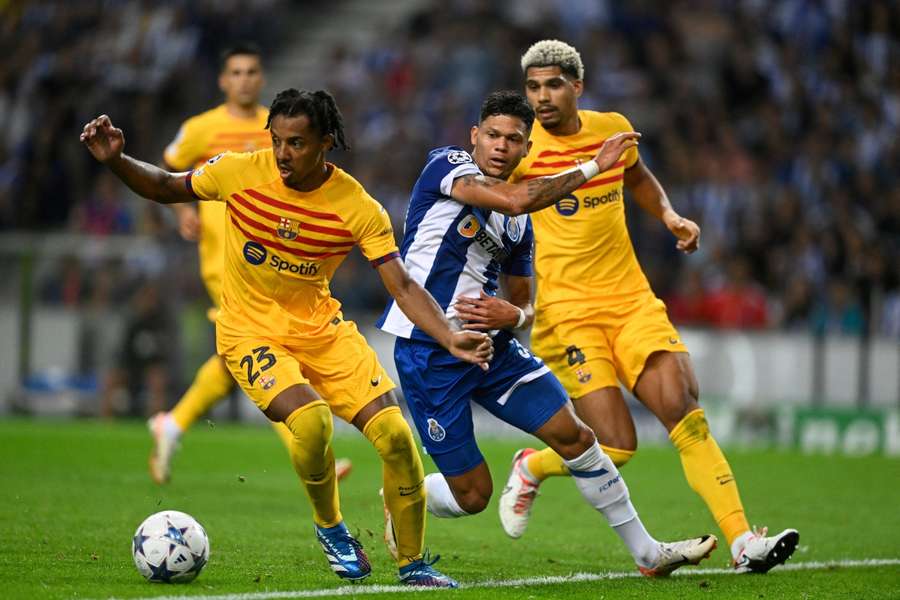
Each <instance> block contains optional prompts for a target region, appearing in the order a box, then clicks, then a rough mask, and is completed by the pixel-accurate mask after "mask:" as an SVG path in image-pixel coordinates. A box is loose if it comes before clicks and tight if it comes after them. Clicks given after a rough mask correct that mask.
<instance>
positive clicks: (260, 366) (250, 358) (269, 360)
mask: <svg viewBox="0 0 900 600" xmlns="http://www.w3.org/2000/svg"><path fill="white" fill-rule="evenodd" d="M252 352H253V353H252V354H247V355H245V356H243V357H242V358H241V363H240V364H241V368H243V369H247V382H248V383H249V384H250V385H253V384H254V383H255V382H256V380H257V378H259V376H260V375H261V374H262V373H263V372H264V371H268V370H269V369H271V368H272V367H274V366H275V363H276V358H275V355H274V354H272V353H271V352H269V346H259V347H258V348H254V349H253V350H252Z"/></svg>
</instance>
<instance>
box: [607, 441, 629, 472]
mask: <svg viewBox="0 0 900 600" xmlns="http://www.w3.org/2000/svg"><path fill="white" fill-rule="evenodd" d="M600 447H601V448H603V451H604V452H606V455H607V456H608V457H609V459H610V460H611V461H613V464H614V465H616V466H617V467H621V466H622V465H624V464H625V463H627V462H628V461H629V460H631V457H632V456H634V450H625V449H623V448H613V447H612V446H604V445H603V444H600Z"/></svg>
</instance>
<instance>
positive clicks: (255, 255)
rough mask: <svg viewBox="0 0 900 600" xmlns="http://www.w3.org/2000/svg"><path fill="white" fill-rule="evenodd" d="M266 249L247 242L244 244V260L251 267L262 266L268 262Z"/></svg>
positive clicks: (260, 245)
mask: <svg viewBox="0 0 900 600" xmlns="http://www.w3.org/2000/svg"><path fill="white" fill-rule="evenodd" d="M266 254H267V252H266V249H265V247H264V246H263V245H262V244H257V243H256V242H247V243H246V244H244V260H246V261H247V262H248V263H250V264H251V265H261V264H263V263H264V262H266Z"/></svg>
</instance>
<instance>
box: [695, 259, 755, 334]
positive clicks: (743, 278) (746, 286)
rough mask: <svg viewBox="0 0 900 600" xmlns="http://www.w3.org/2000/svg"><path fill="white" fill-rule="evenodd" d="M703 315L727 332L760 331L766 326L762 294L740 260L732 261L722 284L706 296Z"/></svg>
mask: <svg viewBox="0 0 900 600" xmlns="http://www.w3.org/2000/svg"><path fill="white" fill-rule="evenodd" d="M704 304H705V309H706V310H705V312H706V316H707V318H708V322H709V324H710V325H712V326H714V327H721V328H727V329H761V328H763V327H765V326H766V325H767V324H768V318H769V317H768V309H767V307H766V295H765V293H764V292H763V289H762V286H760V285H759V284H758V283H756V282H755V281H753V280H752V279H751V277H750V265H749V263H748V262H747V260H746V259H744V258H740V257H738V258H732V259H731V261H730V262H729V263H728V269H727V273H726V278H725V281H724V283H723V284H722V285H721V286H720V287H719V288H718V289H716V290H713V291H712V292H710V293H709V294H708V296H707V297H706V301H705V303H704Z"/></svg>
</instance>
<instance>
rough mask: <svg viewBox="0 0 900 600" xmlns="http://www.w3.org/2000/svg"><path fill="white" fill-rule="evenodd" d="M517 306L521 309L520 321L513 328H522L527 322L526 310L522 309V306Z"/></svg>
mask: <svg viewBox="0 0 900 600" xmlns="http://www.w3.org/2000/svg"><path fill="white" fill-rule="evenodd" d="M516 308H517V309H518V311H519V322H518V323H516V325H515V327H513V329H522V325H524V324H525V318H526V317H525V311H524V310H522V309H521V308H519V307H518V306H517V307H516Z"/></svg>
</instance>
